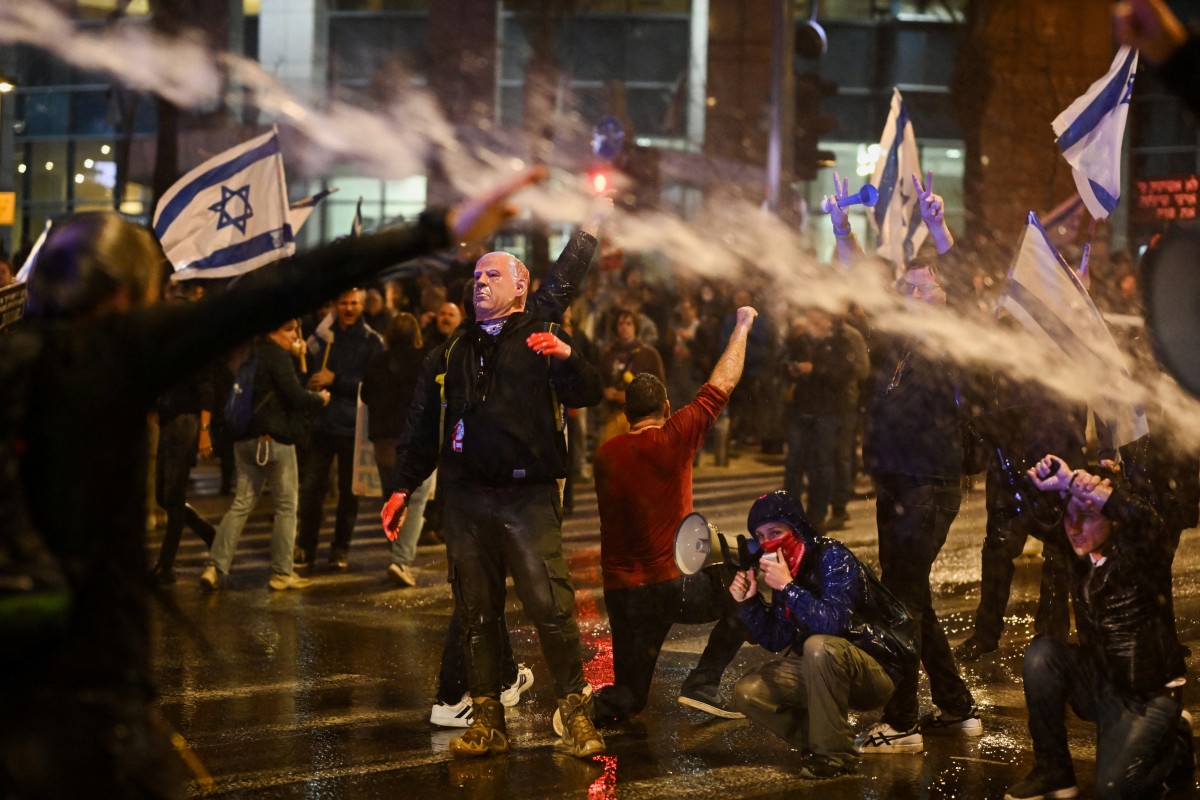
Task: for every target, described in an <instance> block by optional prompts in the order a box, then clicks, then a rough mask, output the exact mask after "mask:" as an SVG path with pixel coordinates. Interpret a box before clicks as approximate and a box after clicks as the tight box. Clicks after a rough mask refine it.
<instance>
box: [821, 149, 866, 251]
mask: <svg viewBox="0 0 1200 800" xmlns="http://www.w3.org/2000/svg"><path fill="white" fill-rule="evenodd" d="M848 195H849V181H848V180H846V179H843V178H842V176H840V175H838V174H837V173H836V172H834V173H833V194H831V195H826V196H825V198H824V199H822V200H821V208H822V210H824V211H825V213H826V214H828V215H829V222H830V224H831V225H832V226H833V235H834V236H836V237H837V246H836V247H835V249H834V253H835V254H836V255H837V260H838V261H840V262H841V263H843V264H845V265H846V266H850V265H851V264H853V263H854V262H856V261H858V259H860V258H862V256H863V249H862V245H860V244H859V243H858V239H857V238H855V236H854V231H853V230H851V229H850V214H849V212H847V211H846V209H844V208H842V207H841V206H840V205H839V204H838V201H839V200H843V199H845V198H846V197H847V196H848Z"/></svg>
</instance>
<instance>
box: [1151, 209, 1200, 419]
mask: <svg viewBox="0 0 1200 800" xmlns="http://www.w3.org/2000/svg"><path fill="white" fill-rule="evenodd" d="M1142 278H1143V283H1144V298H1145V304H1146V327H1147V328H1149V329H1150V338H1151V341H1153V342H1154V350H1155V353H1156V354H1157V355H1158V360H1159V361H1161V362H1162V365H1163V366H1164V367H1166V370H1167V372H1169V373H1171V375H1172V376H1173V377H1174V378H1175V380H1177V381H1179V385H1180V386H1182V387H1183V388H1185V389H1187V390H1188V391H1189V392H1191V393H1192V394H1193V395H1195V396H1197V397H1200V347H1197V346H1196V342H1197V341H1200V227H1197V226H1196V225H1194V224H1189V225H1188V226H1186V227H1185V226H1183V225H1178V224H1176V225H1173V226H1171V228H1170V229H1169V230H1168V231H1167V232H1166V233H1165V234H1164V235H1163V237H1162V239H1161V240H1160V241H1159V242H1158V244H1157V246H1155V247H1153V248H1151V249H1150V251H1149V252H1148V253H1147V254H1146V257H1145V259H1143V261H1142Z"/></svg>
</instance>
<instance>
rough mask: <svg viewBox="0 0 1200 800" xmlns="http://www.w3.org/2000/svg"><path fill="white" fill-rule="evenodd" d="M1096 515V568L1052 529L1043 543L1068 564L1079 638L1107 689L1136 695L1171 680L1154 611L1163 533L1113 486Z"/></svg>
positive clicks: (1174, 665)
mask: <svg viewBox="0 0 1200 800" xmlns="http://www.w3.org/2000/svg"><path fill="white" fill-rule="evenodd" d="M1103 513H1104V516H1105V517H1108V518H1109V519H1110V520H1112V521H1113V531H1112V536H1111V538H1110V539H1109V546H1108V547H1107V550H1106V552H1107V558H1106V560H1105V562H1104V563H1103V564H1101V565H1099V566H1096V565H1094V564H1093V562H1092V559H1091V557H1090V556H1084V557H1082V558H1081V557H1079V556H1076V555H1075V553H1074V551H1073V550H1072V549H1071V544H1070V542H1069V541H1068V540H1067V537H1066V533H1065V532H1064V531H1062V529H1059V530H1057V531H1056V532H1055V535H1054V537H1053V538H1052V539H1050V540H1049V541H1050V542H1052V543H1053V544H1054V545H1055V546H1057V547H1059V548H1060V549H1062V550H1063V551H1064V552H1065V553H1066V554H1067V557H1068V562H1069V563H1070V564H1071V586H1072V595H1073V598H1072V599H1073V600H1074V605H1075V625H1076V628H1077V629H1078V631H1079V640H1080V642H1081V643H1082V644H1083V646H1084V648H1086V650H1087V651H1088V653H1089V654H1090V655H1091V657H1092V658H1093V659H1094V660H1095V662H1096V663H1097V664H1098V665H1099V667H1100V669H1101V670H1102V671H1103V672H1104V674H1105V675H1106V676H1107V677H1108V679H1109V680H1110V681H1112V683H1113V685H1114V686H1116V687H1117V688H1118V689H1120V690H1121V691H1122V692H1124V693H1125V694H1126V695H1127V696H1131V697H1137V698H1143V697H1145V696H1147V695H1149V694H1152V693H1154V692H1157V691H1159V690H1161V689H1162V688H1163V686H1164V685H1165V684H1166V683H1167V682H1168V681H1171V680H1173V679H1174V678H1177V677H1179V672H1178V661H1177V655H1178V654H1177V651H1176V647H1177V645H1176V644H1175V642H1174V636H1173V635H1172V633H1171V632H1170V631H1168V629H1167V626H1166V622H1165V620H1164V619H1163V616H1162V614H1161V612H1160V605H1161V598H1160V596H1159V588H1160V583H1159V581H1157V580H1155V579H1154V577H1153V574H1154V571H1155V569H1156V568H1157V566H1158V565H1160V564H1162V563H1163V562H1164V560H1165V559H1169V558H1170V553H1169V547H1168V543H1167V541H1166V540H1167V538H1168V537H1167V534H1166V531H1165V528H1164V526H1163V524H1162V520H1161V519H1160V517H1159V516H1158V513H1157V512H1156V511H1155V510H1154V508H1153V507H1152V506H1151V505H1150V504H1149V503H1147V502H1146V501H1145V499H1143V498H1142V497H1141V496H1140V495H1138V494H1135V493H1133V492H1131V491H1128V490H1126V489H1124V488H1121V487H1117V488H1116V489H1114V491H1113V493H1112V495H1111V496H1110V497H1109V498H1108V502H1107V503H1105V505H1104V509H1103Z"/></svg>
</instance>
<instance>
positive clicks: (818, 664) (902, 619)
mask: <svg viewBox="0 0 1200 800" xmlns="http://www.w3.org/2000/svg"><path fill="white" fill-rule="evenodd" d="M747 527H749V529H750V532H751V533H752V534H754V538H755V539H756V540H758V543H759V544H760V545H761V546H762V549H763V550H764V551H765V555H764V556H763V558H762V560H761V562H760V564H759V567H760V568H761V571H762V576H763V581H764V582H765V583H766V584H767V586H769V587H770V588H771V590H772V601H771V602H770V603H767V602H765V601H764V600H763V599H762V598H760V597H759V595H758V580H757V577H756V575H755V570H753V569H751V570H745V571H742V572H739V573H738V574H737V577H735V578H734V581H733V584H732V585H731V586H730V589H729V590H730V593H731V594H733V597H734V599H735V600H738V601H740V607H739V613H740V614H741V617H742V620H743V621H744V622H745V623H746V626H747V627H748V628H749V629H750V632H751V633H752V634H753V636H754V638H755V640H756V641H757V642H758V643H759V644H761V645H762V646H763V647H765V648H767V649H768V650H770V651H771V652H774V653H779V652H783V653H784V657H783V658H781V659H778V660H776V661H769V662H767V663H766V664H764V665H763V666H761V667H759V668H758V669H756V670H754V671H753V672H750V673H748V674H747V675H745V676H744V677H743V678H742V679H741V680H739V681H738V682H737V685H736V686H735V687H734V703H735V705H736V706H737V709H738V710H739V711H741V712H742V713H744V714H745V715H746V716H747V717H749V718H750V719H752V720H754V721H755V722H757V723H759V724H760V725H763V726H764V727H766V728H767V729H769V730H770V731H771V732H772V733H774V734H775V735H776V736H779V737H780V738H782V739H783V740H784V741H786V742H787V743H788V744H790V745H792V746H793V747H795V748H797V749H798V750H800V751H801V752H803V753H804V756H803V760H802V762H801V765H800V774H801V775H803V776H804V777H806V778H832V777H836V776H838V775H843V774H845V773H848V772H854V771H856V769H857V767H858V760H859V753H858V750H857V748H856V747H855V742H854V735H853V732H852V730H851V728H850V722H849V720H848V719H847V714H848V711H849V710H850V709H851V708H853V709H856V710H860V711H867V710H871V709H876V708H881V707H882V706H883V704H884V703H886V702H887V701H888V698H889V697H891V696H892V692H893V690H894V688H895V686H896V685H897V684H898V683H899V682H900V680H901V678H902V677H904V676H905V675H907V674H909V673H910V671H912V670H915V669H916V668H917V655H916V650H915V649H914V647H913V643H912V635H913V632H912V622H911V620H910V619H909V616H908V612H906V611H905V610H904V605H903V604H902V603H900V601H899V600H897V599H896V598H895V597H894V596H893V595H892V594H891V593H890V592H889V591H888V590H887V589H885V588H884V586H883V584H881V583H880V582H879V580H878V579H877V578H876V577H875V576H874V575H873V574H872V573H871V571H870V570H869V569H868V568H867V567H866V566H865V565H863V564H862V563H861V562H860V561H859V560H858V559H857V558H855V557H854V554H853V553H851V552H850V550H849V549H848V548H847V547H846V546H845V545H844V544H842V543H841V542H838V541H836V540H834V539H828V538H825V537H823V536H818V535H817V533H816V531H815V530H813V528H812V525H810V524H809V522H808V519H807V518H806V517H805V515H804V511H803V510H802V509H801V508H800V505H799V504H798V503H797V502H796V501H795V500H793V499H792V497H791V496H789V495H788V493H787V492H773V493H771V494H767V495H763V496H762V497H760V498H758V500H757V501H756V502H755V503H754V505H753V506H752V507H751V508H750V516H749V518H748V520H747ZM918 749H919V748H918Z"/></svg>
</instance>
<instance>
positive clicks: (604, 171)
mask: <svg viewBox="0 0 1200 800" xmlns="http://www.w3.org/2000/svg"><path fill="white" fill-rule="evenodd" d="M611 169H612V168H611V167H609V166H608V165H607V164H601V165H596V166H593V167H591V168H589V169H588V173H587V181H588V189H590V190H591V192H592V194H595V195H601V194H604V193H605V192H607V191H608V190H609V189H611V188H612V176H611V175H610V174H609V173H610V172H611Z"/></svg>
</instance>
